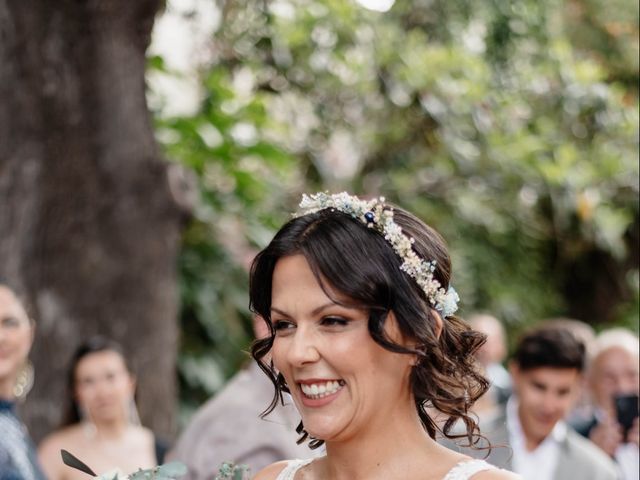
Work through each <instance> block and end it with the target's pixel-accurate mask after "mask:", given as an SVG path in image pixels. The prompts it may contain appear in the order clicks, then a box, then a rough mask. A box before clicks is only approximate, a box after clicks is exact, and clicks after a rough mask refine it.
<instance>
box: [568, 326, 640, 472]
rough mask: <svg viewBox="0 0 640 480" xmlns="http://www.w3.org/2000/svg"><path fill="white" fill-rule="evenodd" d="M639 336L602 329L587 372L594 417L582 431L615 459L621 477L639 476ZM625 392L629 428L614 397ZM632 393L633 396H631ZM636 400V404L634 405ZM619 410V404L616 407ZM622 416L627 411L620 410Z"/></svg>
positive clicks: (616, 329) (624, 330)
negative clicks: (629, 421) (623, 422)
mask: <svg viewBox="0 0 640 480" xmlns="http://www.w3.org/2000/svg"><path fill="white" fill-rule="evenodd" d="M638 352H639V345H638V337H637V336H636V335H635V334H634V333H632V332H631V331H629V330H626V329H623V328H615V329H611V330H607V331H604V332H602V333H601V334H600V335H598V337H597V338H596V341H595V343H594V348H593V357H592V359H591V362H590V365H589V369H588V372H587V379H588V385H589V392H590V394H591V397H592V399H593V403H594V417H593V420H592V421H591V422H590V423H589V424H588V425H586V426H585V428H584V429H583V430H581V431H580V433H583V434H584V435H585V436H586V437H588V438H589V439H590V440H591V441H592V442H593V443H595V444H596V445H598V446H599V447H600V448H601V449H602V450H603V451H604V452H606V453H607V454H608V455H609V456H611V457H612V458H614V459H615V461H616V463H617V465H618V468H619V469H620V472H621V478H622V480H638V478H639V477H640V473H639V468H640V467H639V461H638V457H639V454H638V448H639V447H638V445H639V444H640V441H639V436H640V435H639V428H638V427H639V425H638V417H637V414H638V400H637V396H638V393H639V391H640V371H639V365H638V362H639V354H638ZM621 396H628V398H627V399H626V400H621V403H620V405H622V402H627V405H628V406H629V407H631V408H629V409H628V410H629V413H633V414H635V419H633V416H629V419H631V420H633V421H632V423H631V425H630V428H628V429H627V431H626V432H625V428H624V427H623V426H622V425H621V424H620V421H619V418H618V416H619V415H618V412H617V411H616V405H615V399H616V398H617V397H618V398H620V397H621ZM634 396H635V398H634ZM634 404H635V407H634ZM618 410H620V408H619V409H618ZM621 415H622V416H623V417H624V416H626V415H624V414H622V413H621Z"/></svg>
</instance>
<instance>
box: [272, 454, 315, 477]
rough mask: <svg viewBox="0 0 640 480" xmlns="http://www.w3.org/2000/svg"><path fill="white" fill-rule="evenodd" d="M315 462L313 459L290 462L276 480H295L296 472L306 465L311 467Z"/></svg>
mask: <svg viewBox="0 0 640 480" xmlns="http://www.w3.org/2000/svg"><path fill="white" fill-rule="evenodd" d="M312 461H313V458H310V459H308V460H290V461H289V462H288V463H287V466H286V467H284V469H283V470H282V471H281V472H280V474H279V475H278V478H276V480H293V477H295V476H296V472H297V471H298V470H300V469H301V468H302V467H304V466H305V465H309V464H310V463H311V462H312Z"/></svg>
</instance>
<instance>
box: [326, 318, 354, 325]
mask: <svg viewBox="0 0 640 480" xmlns="http://www.w3.org/2000/svg"><path fill="white" fill-rule="evenodd" d="M321 323H322V325H323V326H326V327H344V326H346V325H347V324H348V323H349V320H347V319H346V318H342V317H324V318H323V319H322V322H321Z"/></svg>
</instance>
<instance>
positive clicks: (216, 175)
mask: <svg viewBox="0 0 640 480" xmlns="http://www.w3.org/2000/svg"><path fill="white" fill-rule="evenodd" d="M615 3H616V5H617V6H618V7H620V8H619V9H617V8H611V7H610V4H609V3H608V2H601V1H599V0H598V1H596V0H584V1H578V0H574V1H572V2H566V3H565V2H556V1H553V0H520V1H517V2H515V1H495V0H482V1H474V2H471V1H469V0H455V1H451V0H446V1H445V0H435V1H422V0H413V1H409V0H397V1H396V3H395V5H394V6H393V8H392V9H391V10H390V11H388V12H386V13H384V14H382V13H378V12H373V11H369V10H366V9H364V8H363V7H361V6H360V5H358V4H357V3H356V2H355V1H346V0H324V1H312V0H298V1H296V2H288V1H284V0H280V1H277V2H263V1H258V0H237V1H235V2H229V3H228V5H227V7H226V9H225V17H224V20H223V22H222V26H221V29H220V30H219V31H218V32H217V33H216V38H215V45H216V52H217V53H218V57H217V60H216V62H215V64H214V65H211V67H210V68H209V69H208V70H207V71H206V73H205V74H204V76H203V85H204V86H205V88H206V98H205V100H204V102H203V104H202V108H201V110H200V112H199V113H198V114H197V115H195V116H193V117H189V118H175V119H160V120H159V121H158V129H159V130H158V132H159V138H160V139H161V140H163V143H164V144H165V146H166V148H167V152H168V155H169V156H170V157H171V158H172V159H174V160H175V161H178V162H180V163H182V164H184V165H187V166H189V167H190V168H192V169H193V170H194V171H195V172H196V173H197V176H198V180H199V185H200V192H201V201H200V203H199V205H198V208H197V209H196V213H195V219H194V220H193V222H192V223H191V225H190V226H189V228H188V229H187V232H186V234H185V242H184V250H183V255H182V261H181V278H182V282H183V288H182V292H183V305H184V306H183V317H182V318H183V319H182V321H183V354H182V361H181V365H180V367H181V372H182V374H183V377H182V378H183V387H184V391H185V392H186V393H185V399H186V400H190V401H191V402H192V403H193V404H197V403H199V402H201V401H202V399H203V398H204V396H205V395H206V394H207V393H210V392H212V391H215V390H216V389H217V388H218V386H219V385H220V383H221V381H222V380H223V379H224V378H226V377H228V376H229V375H230V374H231V373H232V372H234V371H235V370H236V369H237V368H238V366H239V365H240V363H241V361H242V358H241V357H239V356H238V355H237V353H236V352H237V351H238V349H239V348H242V347H246V345H247V343H248V338H249V334H250V322H249V314H248V311H247V295H246V291H247V274H246V271H247V270H246V265H247V262H248V260H249V258H250V256H251V253H252V252H254V251H255V250H256V249H259V248H261V247H263V246H264V245H265V244H266V242H267V241H268V240H269V238H270V236H271V234H272V233H273V231H274V229H275V228H277V226H278V225H279V224H280V223H281V222H282V221H283V220H284V219H286V218H287V217H286V215H287V213H288V212H290V211H292V210H293V209H294V208H295V203H296V201H297V199H298V196H299V193H300V192H302V191H315V190H322V189H331V190H338V189H348V190H351V191H354V192H356V193H361V194H370V195H373V194H382V195H385V196H386V197H387V198H389V199H391V200H392V201H395V202H397V203H398V204H400V205H402V206H403V207H406V208H408V209H410V210H412V211H414V212H415V213H417V214H418V215H419V216H420V217H422V218H423V219H425V220H427V221H428V222H429V223H430V224H432V225H434V226H435V227H436V228H437V229H438V230H439V231H440V232H441V233H442V234H443V235H444V237H445V238H447V239H448V241H449V243H450V247H451V251H452V256H453V260H454V283H455V286H456V289H457V290H458V292H460V296H461V298H462V307H463V311H462V314H463V315H464V314H466V313H469V312H471V311H473V310H478V309H482V310H489V311H491V312H493V313H495V314H496V315H497V316H499V317H500V318H502V319H503V320H504V321H505V322H506V323H507V324H508V326H510V328H511V329H512V330H517V329H519V328H521V327H522V326H524V325H526V324H527V323H530V322H532V321H536V320H538V319H540V318H544V317H546V316H555V315H570V316H575V317H578V318H581V319H583V320H586V321H588V322H590V323H592V324H594V325H596V326H604V325H605V324H609V323H611V322H618V323H623V324H626V325H628V326H631V327H632V328H634V329H636V330H637V329H638V256H637V242H638V232H639V225H638V211H639V205H638V191H639V188H638V173H639V172H638V163H637V149H638V133H637V132H638V106H637V84H638V69H637V31H638V27H637V22H635V21H634V22H629V21H628V20H626V19H628V18H635V19H637V5H636V6H633V5H631V4H630V3H629V2H622V1H620V2H615ZM631 10H632V11H633V12H631ZM634 12H635V16H632V15H631V13H634ZM595 33H598V35H601V37H598V38H603V39H606V41H604V40H603V41H602V42H600V41H598V42H591V41H590V40H589V41H587V40H586V39H591V38H595V37H592V34H595ZM154 62H155V63H156V64H158V65H159V66H160V67H161V66H162V63H161V62H159V61H158V60H154ZM634 62H635V63H634ZM634 65H635V66H634ZM194 391H196V392H199V393H198V394H197V395H195V394H193V392H194ZM187 403H188V402H187Z"/></svg>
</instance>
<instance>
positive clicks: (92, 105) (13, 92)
mask: <svg viewBox="0 0 640 480" xmlns="http://www.w3.org/2000/svg"><path fill="white" fill-rule="evenodd" d="M161 6H162V1H161V0H135V1H131V0H84V1H78V0H73V1H72V0H59V1H49V0H31V1H24V0H0V280H3V281H5V282H6V283H9V284H10V285H13V286H14V287H15V288H16V289H17V290H19V291H21V292H22V293H23V294H25V295H26V297H27V299H28V303H30V304H31V307H32V308H33V314H34V317H35V319H36V323H37V331H36V340H35V343H34V346H33V350H32V353H31V359H32V361H33V363H34V366H35V370H36V382H35V387H34V390H33V391H32V392H31V394H30V395H29V398H28V400H27V402H26V404H25V406H24V408H23V412H24V416H25V420H26V421H27V424H28V425H29V427H30V429H31V433H32V435H33V437H34V438H36V439H40V438H41V437H42V435H44V434H45V433H47V432H49V431H50V430H51V429H52V428H54V427H56V426H57V424H58V422H59V421H60V419H61V415H62V410H63V399H64V398H65V396H66V392H65V388H66V373H67V366H68V362H69V359H70V356H71V354H72V352H73V350H74V349H75V347H76V346H77V345H78V344H79V343H80V342H81V341H83V340H85V339H86V338H87V337H89V336H91V335H94V334H102V335H106V336H109V337H112V338H114V339H115V340H117V341H119V342H121V343H122V344H123V346H124V348H125V351H126V352H127V353H128V356H129V359H130V361H131V362H132V364H133V366H134V369H135V370H136V373H137V374H138V375H137V377H138V406H139V408H140V413H141V418H142V422H143V424H145V425H147V426H149V427H150V428H152V429H154V430H155V431H156V432H157V433H159V434H160V435H171V434H172V432H173V425H174V423H173V421H174V412H175V410H176V409H175V406H176V405H175V402H176V385H175V380H174V371H175V360H176V350H177V338H178V336H177V334H178V331H177V320H176V317H177V302H178V299H177V292H176V265H175V263H176V256H177V252H178V245H179V234H180V224H181V219H180V211H179V209H178V207H177V205H176V203H175V202H174V200H173V197H172V195H171V191H170V188H169V184H168V175H167V164H165V163H164V162H163V161H162V158H161V155H160V153H159V150H158V146H157V145H156V143H155V140H154V136H153V128H152V121H151V118H150V115H149V112H148V109H147V105H146V101H145V84H144V70H145V50H146V48H147V46H148V44H149V40H150V33H151V28H152V25H153V21H154V17H155V14H156V12H157V11H158V10H159V9H160V8H161Z"/></svg>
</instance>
